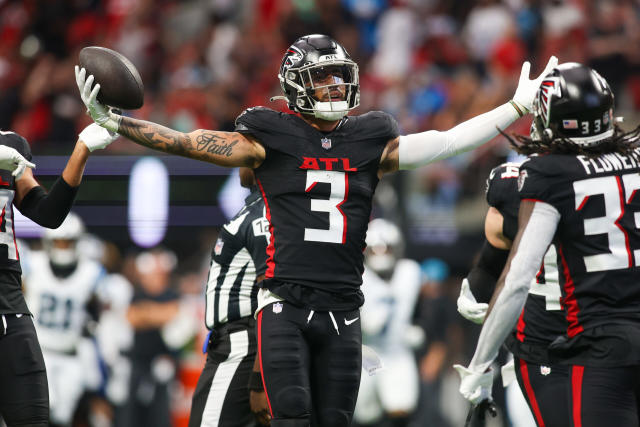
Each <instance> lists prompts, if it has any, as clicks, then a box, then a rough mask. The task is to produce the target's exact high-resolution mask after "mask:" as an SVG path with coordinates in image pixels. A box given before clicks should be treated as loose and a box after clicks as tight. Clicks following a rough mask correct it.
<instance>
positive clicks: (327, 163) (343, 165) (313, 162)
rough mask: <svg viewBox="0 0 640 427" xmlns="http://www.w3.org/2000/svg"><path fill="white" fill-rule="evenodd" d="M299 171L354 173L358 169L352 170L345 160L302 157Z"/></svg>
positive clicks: (347, 160)
mask: <svg viewBox="0 0 640 427" xmlns="http://www.w3.org/2000/svg"><path fill="white" fill-rule="evenodd" d="M299 168H300V169H313V170H325V171H333V170H336V171H344V172H356V171H357V170H358V168H352V167H351V164H350V163H349V159H347V158H335V157H317V158H316V157H303V158H302V164H301V165H300V166H299Z"/></svg>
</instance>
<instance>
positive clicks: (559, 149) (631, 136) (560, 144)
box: [498, 124, 640, 158]
mask: <svg viewBox="0 0 640 427" xmlns="http://www.w3.org/2000/svg"><path fill="white" fill-rule="evenodd" d="M498 131H499V132H500V133H501V134H502V136H504V137H505V138H507V140H508V141H509V144H511V146H512V147H513V149H514V150H515V151H516V152H518V153H520V154H524V155H526V156H528V155H531V154H542V153H545V154H573V155H578V154H579V155H583V156H587V157H589V158H592V157H597V156H600V155H601V154H606V153H618V154H622V155H628V154H631V152H632V151H633V149H635V148H637V147H639V146H640V126H638V127H636V128H635V129H633V130H632V131H629V132H624V131H623V130H622V129H621V128H620V127H619V126H618V125H617V124H616V125H614V133H613V135H612V136H610V137H609V138H606V139H605V140H603V141H602V142H601V143H599V144H598V145H595V146H590V147H584V146H582V145H579V144H576V143H575V142H573V141H571V139H569V138H566V137H562V136H560V137H556V138H554V137H549V136H548V135H547V134H546V133H543V134H542V135H540V139H532V138H531V137H529V136H525V135H518V134H511V135H508V134H507V133H506V132H504V131H503V130H502V129H498Z"/></svg>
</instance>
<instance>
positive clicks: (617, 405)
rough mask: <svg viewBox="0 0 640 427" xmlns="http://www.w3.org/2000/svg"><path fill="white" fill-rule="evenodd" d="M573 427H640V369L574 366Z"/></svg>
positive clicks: (631, 367) (571, 396) (571, 416)
mask: <svg viewBox="0 0 640 427" xmlns="http://www.w3.org/2000/svg"><path fill="white" fill-rule="evenodd" d="M569 369H570V381H571V383H570V399H571V400H570V409H569V410H570V419H571V424H568V425H570V426H572V427H602V426H615V427H637V426H638V425H639V424H638V408H640V405H639V403H640V399H639V396H640V366H621V367H616V368H594V367H590V366H578V365H571V366H569Z"/></svg>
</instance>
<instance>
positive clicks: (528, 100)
mask: <svg viewBox="0 0 640 427" xmlns="http://www.w3.org/2000/svg"><path fill="white" fill-rule="evenodd" d="M556 65H558V58H556V57H555V56H552V57H551V58H549V62H547V66H546V67H545V68H544V71H543V72H542V73H541V74H540V75H539V76H538V78H536V79H535V80H529V71H530V70H531V63H530V62H529V61H525V62H524V64H522V71H520V80H519V81H518V88H517V89H516V93H515V94H514V95H513V102H515V103H516V104H518V106H520V107H521V108H523V109H524V113H528V112H529V111H531V109H532V108H533V100H534V98H535V97H536V93H537V92H538V88H539V87H540V83H542V79H543V78H544V77H545V76H546V75H547V74H549V73H550V72H551V70H553V69H554V68H555V67H556Z"/></svg>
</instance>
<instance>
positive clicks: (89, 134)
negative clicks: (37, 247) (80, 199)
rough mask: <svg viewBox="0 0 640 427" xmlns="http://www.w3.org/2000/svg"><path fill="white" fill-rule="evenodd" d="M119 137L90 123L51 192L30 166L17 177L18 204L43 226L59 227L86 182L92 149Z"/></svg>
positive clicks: (104, 145)
mask: <svg viewBox="0 0 640 427" xmlns="http://www.w3.org/2000/svg"><path fill="white" fill-rule="evenodd" d="M116 138H117V135H115V136H114V135H111V134H109V132H107V130H106V129H103V128H101V127H100V126H98V125H97V124H95V123H92V124H90V125H89V126H87V127H86V128H85V129H84V130H83V131H82V132H81V133H80V136H79V138H78V141H77V142H76V146H75V148H74V149H73V152H72V153H71V156H69V160H68V161H67V165H66V166H65V168H64V170H63V171H62V175H61V176H60V177H59V178H58V179H57V180H56V182H54V183H53V185H52V186H51V188H50V189H49V192H47V191H46V190H45V189H44V187H42V186H41V185H40V184H39V183H38V181H36V179H35V178H34V177H33V173H32V172H31V169H29V168H27V169H26V170H25V172H24V173H23V174H22V176H21V177H20V178H18V179H16V196H15V205H16V207H17V208H18V209H19V210H20V212H22V214H24V215H25V216H26V217H27V218H29V219H31V220H32V221H34V222H35V223H37V224H39V225H41V226H43V227H48V228H56V227H59V226H60V224H62V221H64V219H65V218H66V217H67V214H68V213H69V211H70V210H71V206H72V205H73V201H74V200H75V197H76V193H77V192H78V186H79V185H80V182H82V175H83V174H84V168H85V165H86V164H87V160H88V159H89V152H90V151H93V150H96V149H99V148H104V147H106V146H107V145H109V144H110V143H111V142H113V141H114V140H115V139H116Z"/></svg>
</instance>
